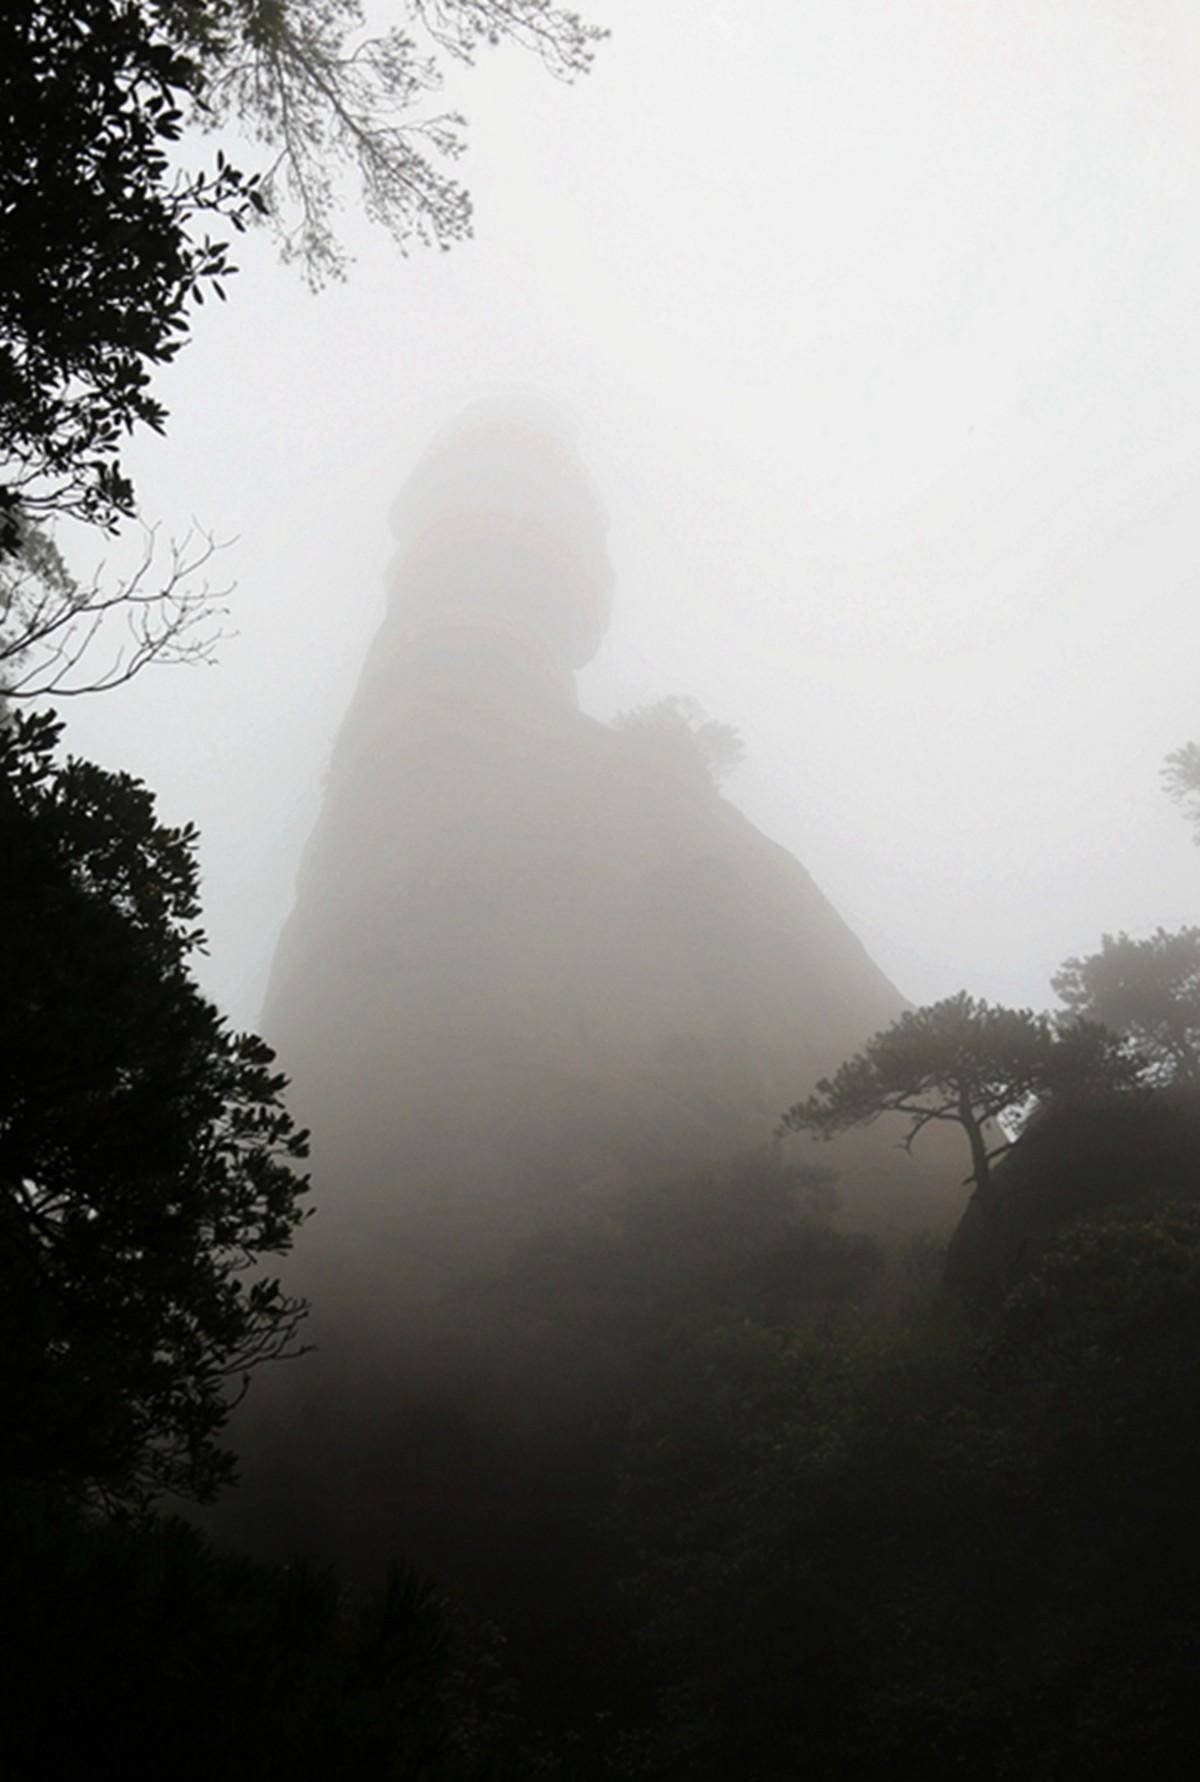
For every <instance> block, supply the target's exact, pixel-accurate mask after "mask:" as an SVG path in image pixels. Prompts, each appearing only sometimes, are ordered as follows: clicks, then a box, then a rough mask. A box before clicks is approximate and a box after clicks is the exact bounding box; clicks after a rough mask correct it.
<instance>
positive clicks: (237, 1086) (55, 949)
mask: <svg viewBox="0 0 1200 1782" xmlns="http://www.w3.org/2000/svg"><path fill="white" fill-rule="evenodd" d="M59 728H60V727H59V725H58V724H57V723H56V722H55V721H54V720H52V719H51V718H49V717H47V716H44V715H42V716H25V715H22V714H17V715H16V716H13V717H11V718H10V719H9V720H8V721H7V722H6V723H4V724H0V983H2V984H3V986H4V994H3V997H2V998H0V1426H2V1427H3V1431H4V1447H3V1455H4V1459H3V1464H2V1468H0V1470H2V1471H3V1472H4V1473H6V1474H7V1475H8V1476H9V1477H14V1476H15V1477H24V1478H32V1479H36V1480H39V1481H41V1482H43V1483H51V1484H54V1485H57V1486H61V1487H62V1488H64V1489H66V1490H68V1491H70V1492H72V1493H78V1494H82V1495H83V1496H84V1497H85V1498H88V1499H91V1500H94V1501H98V1502H100V1503H103V1504H106V1505H109V1506H110V1507H116V1506H125V1507H131V1508H135V1509H136V1508H139V1507H141V1506H142V1505H144V1504H145V1503H147V1502H148V1501H149V1500H151V1499H152V1498H153V1497H155V1496H156V1495H157V1494H159V1493H160V1492H162V1491H174V1492H179V1493H183V1494H185V1495H187V1496H191V1497H195V1498H199V1499H207V1498H211V1497H212V1496H213V1495H215V1493H216V1491H217V1490H218V1489H219V1488H220V1486H221V1485H222V1484H224V1483H226V1482H227V1481H228V1480H229V1479H230V1478H231V1477H232V1476H233V1458H232V1456H231V1455H230V1454H228V1453H227V1452H224V1451H223V1450H222V1449H221V1448H220V1447H219V1445H218V1441H217V1438H218V1436H219V1434H220V1431H221V1429H222V1427H223V1425H224V1423H225V1421H226V1418H227V1417H228V1414H229V1411H230V1408H231V1403H232V1401H233V1400H234V1399H236V1398H237V1396H239V1394H240V1392H241V1391H242V1390H244V1386H245V1381H246V1378H247V1376H248V1374H249V1371H250V1370H251V1369H252V1368H254V1367H255V1366H257V1365H258V1364H259V1363H260V1362H262V1361H264V1360H267V1359H270V1358H272V1357H276V1356H279V1355H282V1354H285V1353H288V1352H292V1353H294V1352H295V1340H294V1339H295V1337H296V1333H297V1327H298V1325H299V1322H300V1319H301V1317H302V1315H303V1311H304V1307H303V1305H302V1303H301V1302H300V1301H298V1300H295V1299H292V1298H289V1297H288V1296H287V1295H285V1294H284V1293H283V1292H282V1291H281V1289H280V1286H279V1283H278V1282H277V1281H274V1280H271V1279H268V1278H265V1277H263V1276H262V1275H261V1274H259V1273H258V1268H257V1265H258V1264H259V1262H260V1259H261V1258H262V1257H264V1256H269V1255H272V1254H277V1253H279V1252H281V1251H284V1250H286V1249H287V1248H288V1246H289V1243H290V1241H291V1237H292V1233H293V1231H294V1230H295V1227H296V1226H297V1224H298V1223H299V1222H300V1219H301V1211H300V1206H299V1196H300V1195H301V1193H302V1192H303V1189H304V1186H305V1183H304V1180H303V1178H301V1177H299V1176H297V1174H296V1173H295V1170H294V1167H293V1165H294V1163H295V1160H296V1159H298V1158H300V1157H302V1156H303V1155H304V1153H305V1134H303V1133H300V1132H297V1131H296V1130H295V1128H294V1127H293V1124H292V1121H291V1119H290V1118H289V1116H288V1114H287V1111H286V1110H285V1108H284V1107H283V1104H282V1101H281V1094H282V1090H283V1088H284V1079H283V1078H282V1077H281V1076H279V1075H277V1074H276V1073H275V1072H274V1071H273V1070H272V1068H271V1067H272V1063H273V1055H272V1053H271V1051H270V1049H269V1048H268V1047H267V1046H265V1045H264V1044H263V1042H262V1041H261V1040H259V1039H256V1038H255V1037H254V1036H253V1035H249V1034H244V1035H235V1034H232V1033H231V1032H230V1031H229V1030H228V1028H227V1027H226V1024H225V1022H224V1021H223V1020H222V1018H221V1017H220V1015H219V1014H218V1013H217V1011H216V1009H215V1008H213V1006H212V1005H211V1004H210V1003H209V1002H207V1001H205V999H204V998H203V997H202V996H201V994H200V992H199V991H198V989H197V988H196V985H195V983H194V982H193V981H192V978H191V976H190V974H189V971H188V960H189V957H190V955H191V954H192V953H194V952H195V951H196V950H197V949H198V948H199V947H201V946H202V944H203V936H202V935H201V934H200V932H199V930H198V929H197V928H196V927H195V926H194V923H195V918H196V916H197V914H198V906H197V897H196V889H197V867H196V859H195V841H196V837H195V832H194V831H193V830H192V829H191V828H185V829H169V828H166V827H165V826H164V825H162V824H161V823H159V822H158V821H157V820H156V819H155V815H154V800H153V798H152V797H151V795H150V793H149V792H147V790H146V789H145V787H144V786H142V785H141V784H139V782H138V781H136V780H133V779H131V778H130V777H129V776H128V775H125V774H113V773H106V772H104V771H103V770H102V769H101V768H98V767H94V766H92V765H90V764H89V763H87V762H83V761H68V762H67V763H66V765H65V766H64V765H61V764H59V763H58V762H56V760H55V759H54V748H55V744H56V742H57V738H58V734H59Z"/></svg>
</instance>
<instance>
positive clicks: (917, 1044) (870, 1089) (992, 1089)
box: [779, 990, 1133, 1206]
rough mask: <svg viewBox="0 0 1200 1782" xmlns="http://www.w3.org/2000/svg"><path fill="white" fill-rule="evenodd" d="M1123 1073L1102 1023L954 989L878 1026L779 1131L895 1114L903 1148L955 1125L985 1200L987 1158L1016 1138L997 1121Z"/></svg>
mask: <svg viewBox="0 0 1200 1782" xmlns="http://www.w3.org/2000/svg"><path fill="white" fill-rule="evenodd" d="M1132 1075H1133V1067H1132V1066H1131V1065H1130V1063H1129V1061H1128V1060H1127V1058H1126V1057H1125V1056H1124V1054H1123V1052H1122V1046H1121V1042H1120V1040H1119V1039H1118V1038H1117V1037H1116V1036H1115V1035H1113V1034H1110V1033H1108V1032H1107V1031H1106V1030H1105V1029H1104V1028H1102V1027H1097V1026H1093V1025H1091V1024H1088V1023H1083V1022H1081V1023H1079V1024H1078V1025H1075V1026H1072V1027H1070V1028H1063V1029H1061V1030H1056V1029H1055V1027H1054V1025H1053V1024H1052V1023H1051V1021H1050V1020H1049V1019H1048V1018H1047V1017H1046V1016H1045V1015H1035V1014H1034V1013H1033V1012H1032V1011H1031V1010H1029V1009H1005V1008H995V1007H993V1006H992V1005H991V1004H989V1003H987V1002H984V1001H982V1000H977V999H976V998H975V997H973V996H968V995H967V993H966V991H965V990H962V991H960V992H959V994H958V995H957V996H950V997H947V998H945V1000H944V1001H942V1002H935V1003H931V1004H930V1005H929V1006H928V1007H927V1008H923V1009H915V1010H910V1011H909V1012H908V1013H907V1014H904V1015H902V1016H901V1017H900V1019H899V1021H897V1022H895V1023H894V1024H893V1025H892V1026H891V1027H889V1028H886V1029H885V1030H884V1031H883V1032H882V1033H877V1034H876V1035H875V1036H874V1038H873V1039H870V1040H868V1042H867V1044H866V1046H865V1047H864V1048H863V1050H862V1051H861V1052H860V1053H858V1054H857V1056H856V1057H854V1058H851V1059H849V1060H848V1061H847V1062H846V1063H845V1064H843V1065H842V1066H841V1068H840V1069H839V1070H838V1071H837V1072H836V1074H835V1075H834V1076H832V1077H825V1078H822V1080H821V1081H820V1082H819V1083H818V1084H817V1089H816V1093H815V1094H814V1095H811V1096H809V1098H808V1100H807V1101H802V1102H797V1103H796V1104H795V1106H794V1107H791V1108H789V1109H788V1111H787V1113H786V1114H784V1116H783V1119H782V1122H781V1124H780V1127H779V1132H780V1134H781V1135H782V1134H786V1133H796V1132H809V1133H813V1134H815V1135H816V1136H817V1137H819V1138H826V1139H828V1138H833V1137H834V1135H835V1134H837V1133H839V1132H845V1131H847V1130H849V1128H851V1127H854V1126H865V1125H869V1124H870V1123H871V1122H872V1121H873V1120H877V1119H878V1118H879V1116H880V1115H881V1114H889V1113H894V1114H903V1115H905V1116H906V1118H907V1119H908V1122H909V1127H908V1132H907V1134H906V1136H905V1138H904V1139H903V1141H902V1143H903V1144H904V1147H905V1149H908V1148H910V1147H911V1145H912V1144H913V1141H914V1140H915V1139H916V1138H917V1137H918V1136H919V1134H920V1133H922V1132H923V1131H924V1130H925V1128H926V1127H927V1126H929V1125H932V1124H934V1123H939V1124H944V1123H946V1122H949V1123H951V1124H953V1125H956V1126H961V1127H962V1129H963V1132H964V1133H965V1134H966V1138H967V1143H968V1145H969V1147H970V1153H971V1173H970V1175H969V1176H968V1177H967V1180H968V1182H973V1183H974V1185H975V1194H976V1197H977V1198H978V1200H979V1201H980V1203H981V1204H983V1205H985V1206H986V1205H988V1204H990V1202H991V1199H992V1196H993V1192H994V1187H993V1182H992V1175H991V1163H992V1159H993V1158H995V1157H996V1156H998V1155H999V1154H1000V1152H1002V1151H1006V1150H1008V1149H1009V1147H1010V1146H1011V1145H1012V1144H1013V1143H1014V1142H1015V1140H1014V1139H1013V1138H1012V1137H1010V1136H1009V1134H1008V1133H1007V1132H1005V1131H1004V1130H1003V1129H1002V1127H1001V1126H1000V1122H1002V1121H1004V1120H1007V1121H1008V1122H1009V1124H1010V1127H1011V1126H1012V1125H1013V1124H1014V1123H1017V1124H1019V1123H1020V1122H1021V1121H1022V1119H1023V1118H1024V1116H1025V1115H1026V1114H1027V1113H1028V1112H1029V1111H1030V1109H1031V1108H1032V1107H1033V1106H1034V1105H1035V1104H1036V1103H1037V1102H1038V1101H1040V1100H1042V1099H1045V1098H1047V1097H1050V1096H1053V1095H1056V1094H1063V1093H1072V1092H1073V1093H1077V1094H1078V1093H1087V1092H1095V1091H1096V1090H1101V1089H1111V1088H1114V1087H1117V1086H1121V1085H1124V1084H1126V1083H1128V1082H1129V1081H1130V1080H1131V1078H1132Z"/></svg>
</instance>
